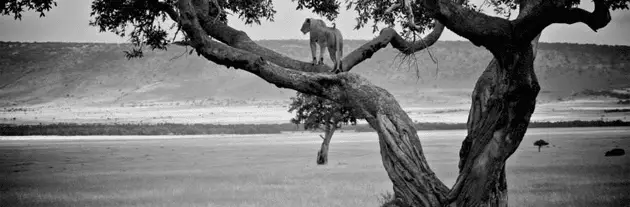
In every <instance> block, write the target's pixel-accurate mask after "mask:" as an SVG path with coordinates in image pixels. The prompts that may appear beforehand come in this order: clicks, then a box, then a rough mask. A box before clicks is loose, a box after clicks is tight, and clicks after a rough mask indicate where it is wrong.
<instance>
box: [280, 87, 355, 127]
mask: <svg viewBox="0 0 630 207" xmlns="http://www.w3.org/2000/svg"><path fill="white" fill-rule="evenodd" d="M293 111H295V112H296V114H295V117H294V118H292V119H291V123H293V124H304V129H305V130H316V129H321V128H322V127H325V126H327V125H328V126H332V127H334V128H340V127H341V124H345V125H348V124H352V125H355V124H356V123H357V117H355V116H354V115H353V114H354V113H353V112H352V109H351V108H347V107H344V106H342V105H341V104H338V103H336V102H333V101H330V100H328V99H324V98H320V97H317V96H313V95H308V94H303V93H300V92H298V93H297V95H296V96H295V97H291V104H290V105H289V112H293Z"/></svg>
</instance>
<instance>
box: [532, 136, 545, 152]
mask: <svg viewBox="0 0 630 207" xmlns="http://www.w3.org/2000/svg"><path fill="white" fill-rule="evenodd" d="M547 145H549V142H547V141H545V140H542V139H539V140H538V141H535V142H534V146H538V152H540V148H541V147H543V146H547Z"/></svg>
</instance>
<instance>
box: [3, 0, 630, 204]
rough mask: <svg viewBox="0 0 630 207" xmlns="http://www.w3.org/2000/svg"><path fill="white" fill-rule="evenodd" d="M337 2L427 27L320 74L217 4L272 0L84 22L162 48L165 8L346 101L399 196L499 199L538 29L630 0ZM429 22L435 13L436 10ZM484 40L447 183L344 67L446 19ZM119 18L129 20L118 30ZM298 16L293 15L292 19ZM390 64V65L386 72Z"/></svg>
mask: <svg viewBox="0 0 630 207" xmlns="http://www.w3.org/2000/svg"><path fill="white" fill-rule="evenodd" d="M25 2H26V3H25ZM50 2H53V1H52V0H9V1H4V3H0V13H2V14H9V15H11V14H13V15H17V14H19V13H21V12H22V11H23V10H25V9H26V10H28V9H33V10H35V11H39V12H44V11H47V10H48V9H50V5H51V3H50ZM345 2H346V8H349V9H354V10H355V11H357V13H358V14H359V17H358V18H357V25H356V28H360V27H363V26H365V25H366V23H367V22H368V21H369V20H372V21H373V22H374V23H375V25H373V28H374V31H377V30H378V29H379V28H378V27H377V26H376V24H377V23H387V24H400V25H402V26H403V32H402V34H403V35H414V34H417V32H422V31H424V30H425V29H432V30H431V32H429V34H428V35H426V36H425V37H424V38H422V39H417V40H416V41H411V42H410V41H407V40H406V39H405V38H403V37H402V36H401V35H399V34H398V33H397V32H396V31H395V30H394V29H392V28H391V27H388V28H384V29H382V30H381V31H380V33H379V35H378V36H377V37H376V38H374V39H373V40H371V41H369V42H368V43H366V44H364V45H363V46H361V47H359V48H357V49H356V50H354V51H352V52H351V53H349V54H348V55H347V56H346V57H344V58H343V59H342V64H343V67H342V71H343V72H342V73H339V74H329V73H324V72H326V71H331V68H330V67H328V66H325V65H317V66H313V65H311V64H310V63H309V62H304V61H299V60H295V59H292V58H289V57H287V56H285V55H282V54H279V53H277V52H274V51H272V50H270V49H267V48H265V47H262V46H260V45H258V44H256V43H255V42H254V41H252V40H251V39H250V38H249V36H248V35H247V34H246V33H245V32H243V31H238V30H236V29H234V28H232V27H230V26H229V22H228V21H227V19H226V14H227V13H228V12H229V13H230V14H234V15H237V16H239V17H240V18H241V19H242V20H244V21H245V22H246V23H249V24H251V23H259V22H260V20H261V19H267V20H273V15H274V14H275V12H276V11H275V10H274V8H273V4H272V2H271V0H234V1H226V0H127V1H110V0H94V1H93V5H92V16H94V20H93V21H92V23H91V24H92V25H94V26H97V27H99V28H100V29H101V31H109V32H114V33H116V34H119V35H121V36H122V35H125V34H127V35H129V36H130V39H131V41H132V42H133V43H134V44H135V45H136V46H137V47H138V48H137V49H135V50H132V51H131V52H128V55H129V57H138V56H141V55H142V50H141V49H142V47H143V46H145V45H148V46H149V47H151V48H152V49H165V48H166V45H167V44H168V43H169V42H171V41H170V40H169V39H167V35H166V34H167V33H168V30H167V29H165V28H162V27H161V26H160V25H159V24H157V23H158V22H161V21H164V20H166V19H169V18H170V19H171V20H172V21H173V22H175V26H176V27H177V28H178V29H177V31H181V32H182V34H183V37H184V39H183V40H182V41H178V44H180V45H187V46H191V47H192V48H194V51H196V52H197V54H199V55H201V56H203V57H204V58H206V59H208V60H209V61H212V62H215V63H217V64H220V65H225V66H227V67H233V68H237V69H241V70H244V71H247V72H250V73H252V74H254V75H257V76H258V77H260V78H261V79H263V80H265V81H267V82H269V83H271V84H274V85H276V86H277V87H282V88H290V89H293V90H296V91H299V92H302V93H306V94H310V95H316V96H319V97H323V98H326V99H329V100H332V101H334V102H337V103H340V104H342V105H344V106H348V107H351V108H353V110H354V111H355V112H356V113H357V114H356V115H357V116H358V117H361V118H365V119H366V120H367V122H368V123H369V124H370V126H371V127H372V128H374V129H375V130H376V132H377V133H378V136H379V143H380V148H381V157H382V159H383V165H384V167H385V170H386V171H387V174H388V175H389V178H390V179H391V180H392V182H393V188H394V197H395V201H393V203H397V204H398V205H408V206H440V207H441V206H507V203H508V202H507V195H508V194H507V183H506V179H505V161H506V160H507V159H508V158H509V157H510V156H511V155H512V154H513V153H514V151H515V150H516V148H517V147H518V146H519V145H520V143H521V141H522V139H523V136H524V135H525V132H526V130H527V126H528V124H529V121H530V118H531V115H532V113H533V111H534V108H535V104H536V97H537V95H538V92H539V91H540V86H539V84H538V80H537V78H536V75H535V74H534V58H535V57H536V51H537V49H536V48H537V45H538V39H539V37H540V34H541V32H542V31H543V30H544V29H545V28H546V27H548V26H549V25H552V24H574V23H584V24H586V25H587V26H589V27H590V28H591V29H592V30H593V31H597V30H598V29H600V28H603V27H605V26H606V25H608V23H609V22H610V19H611V16H610V10H611V9H612V10H614V9H628V5H629V4H630V0H595V1H594V4H595V9H594V11H592V12H589V11H586V10H583V9H580V8H576V5H577V4H579V3H580V2H581V0H553V1H552V0H488V1H484V2H490V3H491V4H490V5H491V6H492V7H493V8H495V10H496V11H498V12H499V13H501V14H506V15H509V14H511V13H512V12H513V11H518V15H516V18H515V19H512V20H510V19H508V18H502V17H496V16H489V15H487V14H484V13H483V12H480V11H479V10H478V7H476V5H472V4H470V2H468V1H466V0H455V1H452V0H416V1H411V0H390V1H382V0H348V1H345ZM297 4H298V8H301V9H310V10H313V11H315V12H316V13H318V14H321V15H323V16H326V17H327V18H329V19H334V18H335V17H336V15H337V14H338V9H339V8H341V7H340V2H339V1H332V0H326V1H320V0H299V1H297ZM432 19H433V20H435V21H433V20H432ZM445 26H446V27H448V28H449V29H450V30H451V31H453V32H455V33H456V34H458V35H460V36H462V37H464V38H466V39H468V40H470V41H471V42H472V43H473V44H474V45H477V46H483V47H485V48H486V49H487V50H489V51H490V52H491V54H492V55H493V59H492V60H491V61H490V64H489V65H488V67H487V68H486V69H485V71H484V72H483V74H482V75H481V77H480V78H479V80H478V81H477V83H476V85H475V87H474V90H473V94H472V105H471V109H470V113H469V118H468V135H467V136H466V138H465V140H464V141H463V143H462V148H461V150H460V161H459V176H458V177H457V180H456V182H455V184H454V185H453V187H452V188H448V187H447V186H446V185H445V184H444V183H442V181H440V180H439V179H438V178H437V176H436V175H435V173H434V172H433V171H432V170H431V169H430V168H429V165H428V163H427V161H426V159H425V157H424V153H423V150H422V145H421V143H420V139H419V137H418V134H417V133H416V130H415V128H414V124H413V122H412V120H411V119H410V118H409V116H408V115H407V113H405V111H404V110H403V109H402V108H401V107H400V105H399V104H398V102H397V101H396V99H395V98H394V97H393V96H392V94H390V93H389V92H387V91H386V90H385V89H383V88H381V87H378V86H375V85H373V84H372V83H370V81H368V80H366V79H365V78H362V77H361V76H359V75H356V74H352V73H346V72H347V71H350V70H351V69H353V68H355V66H357V65H358V64H359V63H361V62H362V61H364V60H366V59H368V58H370V57H371V56H372V54H374V53H375V52H377V51H378V50H380V49H382V48H384V47H386V46H387V45H390V44H391V45H392V46H393V47H394V48H396V49H398V50H399V51H401V52H402V53H404V54H412V53H415V52H417V51H420V50H423V49H425V48H427V47H429V46H431V45H432V44H433V43H435V42H436V41H437V39H438V38H439V36H440V35H441V33H442V30H443V29H444V27H445ZM127 28H132V31H131V32H127V31H126V29H127ZM298 28H299V25H296V30H297V29H298ZM392 72H394V71H392Z"/></svg>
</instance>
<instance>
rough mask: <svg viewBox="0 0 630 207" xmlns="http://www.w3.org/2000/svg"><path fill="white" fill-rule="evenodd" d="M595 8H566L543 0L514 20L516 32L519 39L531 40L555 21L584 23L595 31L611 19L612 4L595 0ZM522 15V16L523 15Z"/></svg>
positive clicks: (602, 0) (560, 22)
mask: <svg viewBox="0 0 630 207" xmlns="http://www.w3.org/2000/svg"><path fill="white" fill-rule="evenodd" d="M594 3H595V9H594V11H593V12H588V11H586V10H583V9H580V8H566V6H565V5H558V4H557V3H554V2H553V1H541V2H538V3H537V4H535V5H533V6H531V7H532V8H531V9H530V10H527V12H526V14H525V15H520V14H519V18H517V19H515V20H514V25H515V28H514V31H515V32H514V34H517V35H518V37H516V40H517V41H521V40H522V41H524V42H529V41H531V40H532V39H533V38H534V37H536V36H537V35H538V34H540V33H541V32H542V31H543V30H544V29H545V28H546V27H547V26H549V25H551V24H555V23H559V24H575V23H580V22H581V23H584V24H586V25H587V26H588V27H590V28H591V29H592V30H593V31H595V32H597V30H598V29H600V28H603V27H605V26H606V25H608V23H609V22H610V20H611V17H610V6H609V5H608V4H607V3H606V2H605V1H604V0H595V1H594ZM521 16H522V17H521Z"/></svg>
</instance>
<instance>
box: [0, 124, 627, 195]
mask: <svg viewBox="0 0 630 207" xmlns="http://www.w3.org/2000/svg"><path fill="white" fill-rule="evenodd" d="M419 133H420V138H421V141H422V144H423V148H424V153H425V154H426V156H427V159H428V161H429V164H430V165H431V168H432V169H433V170H434V171H435V173H436V174H437V175H438V176H439V177H440V178H441V179H442V180H443V181H444V182H445V183H446V185H448V186H451V185H452V184H453V182H454V180H455V179H456V176H457V162H458V151H459V147H460V145H461V141H462V140H463V138H464V136H465V131H464V130H449V131H420V132H419ZM538 139H545V140H547V141H549V142H550V145H549V146H548V147H545V148H543V149H542V151H541V152H538V151H537V147H535V146H533V144H532V143H533V142H534V141H535V140H538ZM319 142H320V139H319V138H318V136H317V134H314V133H286V134H272V135H199V136H90V137H80V136H74V137H55V136H47V137H0V206H378V205H379V198H380V197H381V196H382V195H383V194H387V193H388V192H391V182H390V181H389V179H388V178H387V174H386V173H385V170H384V169H383V166H382V163H381V158H380V154H379V147H378V138H377V136H376V134H375V133H373V132H369V133H368V132H366V133H338V134H336V135H335V136H334V137H333V140H332V143H331V149H330V150H331V151H330V154H329V159H330V160H329V164H328V165H326V166H317V165H315V155H316V151H317V149H318V148H319V144H320V143H319ZM613 147H620V148H625V149H626V150H627V149H629V148H630V127H605V128H554V129H547V128H537V129H529V130H528V132H527V135H526V136H525V138H524V140H523V142H522V143H521V146H520V147H519V149H518V150H517V151H516V152H515V154H514V155H513V156H512V157H511V158H510V159H509V160H508V162H507V165H508V166H507V173H508V174H507V179H508V188H509V193H510V195H509V199H510V205H511V206H599V207H601V206H628V204H629V203H630V194H628V192H630V176H628V175H630V159H628V155H625V156H621V157H604V152H605V151H607V150H610V149H611V148H613Z"/></svg>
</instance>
